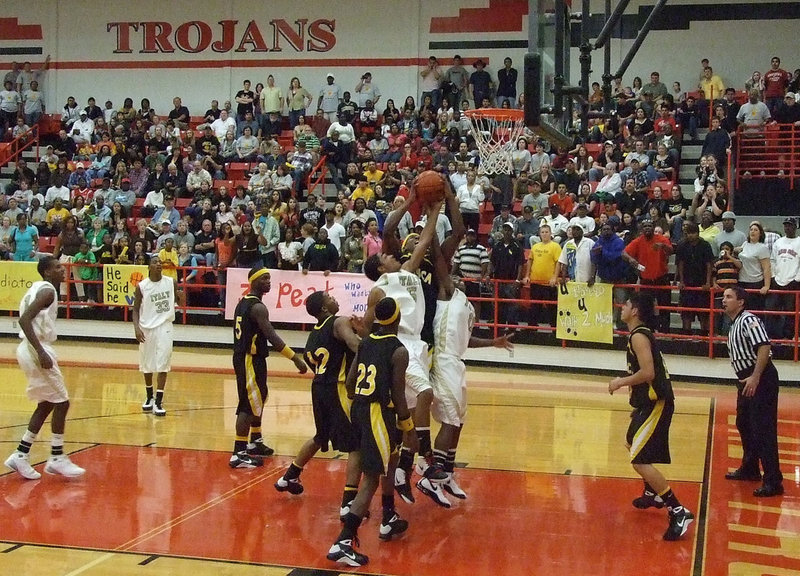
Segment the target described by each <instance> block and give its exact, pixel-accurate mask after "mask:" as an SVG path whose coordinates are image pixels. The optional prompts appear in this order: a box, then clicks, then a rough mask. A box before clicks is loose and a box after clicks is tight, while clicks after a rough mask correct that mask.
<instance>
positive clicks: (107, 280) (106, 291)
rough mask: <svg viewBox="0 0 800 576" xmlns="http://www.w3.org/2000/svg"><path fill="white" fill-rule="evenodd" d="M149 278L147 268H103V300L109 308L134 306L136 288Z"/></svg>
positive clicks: (124, 266)
mask: <svg viewBox="0 0 800 576" xmlns="http://www.w3.org/2000/svg"><path fill="white" fill-rule="evenodd" d="M145 278H147V266H132V265H129V264H106V265H105V266H103V300H104V302H105V303H106V304H107V305H109V306H133V299H134V294H135V292H136V286H138V285H139V282H141V281H142V280H144V279H145Z"/></svg>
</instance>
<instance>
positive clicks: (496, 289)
mask: <svg viewBox="0 0 800 576" xmlns="http://www.w3.org/2000/svg"><path fill="white" fill-rule="evenodd" d="M102 266H103V265H102V264H94V265H87V264H83V263H82V264H72V263H65V267H66V268H67V272H68V274H67V275H66V276H67V277H66V279H65V283H66V284H67V290H66V293H65V294H63V295H62V301H61V305H62V307H63V308H65V314H66V317H67V318H71V317H72V316H73V312H74V311H75V310H77V309H83V308H86V307H94V308H100V307H102V308H105V307H107V306H108V304H106V303H105V302H103V301H102V297H101V295H102V292H101V290H102V284H103V280H102V275H101V274H99V276H101V278H100V279H95V280H80V281H76V280H75V279H74V278H73V274H72V268H75V267H80V268H89V267H92V268H97V269H99V270H100V269H102ZM177 271H178V277H179V278H185V277H186V276H188V275H189V274H190V273H191V272H192V271H197V274H196V277H195V279H194V280H193V281H190V282H186V281H185V280H179V281H178V286H179V288H180V289H181V290H183V291H184V293H185V294H187V295H190V294H191V293H193V292H199V291H201V290H202V289H209V290H210V291H211V292H212V293H213V294H215V295H216V294H219V293H220V291H221V289H222V288H224V286H223V285H221V284H219V283H218V279H216V280H215V281H213V282H211V281H206V279H205V276H206V273H208V272H212V273H214V274H215V276H216V272H217V271H216V270H214V269H213V268H210V267H207V266H197V267H178V268H177ZM309 274H317V273H315V272H310V273H309ZM319 274H321V273H319ZM464 280H465V282H466V283H468V284H473V285H475V284H476V283H479V284H480V285H481V286H482V287H483V289H481V290H480V295H479V296H470V297H469V300H470V301H471V302H473V304H478V305H480V308H482V309H483V310H487V308H489V309H491V312H488V313H487V314H486V315H484V316H482V317H481V318H476V321H475V326H476V327H477V328H480V329H484V330H488V331H489V332H490V333H491V334H492V335H493V336H494V337H496V336H498V335H500V334H503V333H505V332H508V331H514V332H526V333H528V334H538V333H541V334H552V335H553V336H555V332H556V329H557V328H556V324H555V323H552V324H547V323H545V322H542V323H541V324H536V323H531V322H529V318H528V316H527V314H528V313H529V312H530V311H531V310H533V309H534V308H535V307H537V306H538V307H545V306H550V307H553V310H555V307H556V306H557V299H553V300H544V299H536V298H531V297H530V294H529V289H528V286H527V285H526V286H520V287H519V290H517V296H516V297H515V298H504V297H502V296H501V291H503V289H502V288H501V287H503V286H510V285H514V286H516V282H514V281H512V280H489V281H488V282H481V281H480V280H474V279H470V278H465V279H464ZM76 284H84V285H94V286H97V287H98V290H100V292H99V293H98V298H97V301H96V302H94V303H88V302H85V301H78V300H76V299H75V298H73V297H72V295H71V293H72V290H71V287H72V286H75V285H76ZM613 286H614V288H623V289H625V290H627V291H631V292H632V291H639V290H647V291H650V292H651V293H652V292H668V293H669V295H670V304H669V305H663V306H659V308H658V311H659V313H663V312H666V313H668V314H669V315H670V317H672V315H673V314H674V313H677V314H680V313H681V312H689V313H693V314H696V315H698V316H699V317H704V318H706V319H707V320H708V322H707V328H706V329H705V330H703V331H700V330H697V329H695V330H694V331H693V332H692V333H691V334H687V333H684V332H683V331H682V329H681V328H680V327H679V326H669V328H668V329H667V330H666V331H664V330H658V329H657V330H656V334H657V337H658V338H659V340H661V341H673V342H676V343H677V344H681V343H688V342H694V343H695V344H696V346H695V350H698V349H700V348H702V349H703V350H704V351H705V352H704V354H703V355H705V356H707V357H708V358H715V357H717V356H718V355H719V349H718V347H719V345H720V344H725V343H726V342H727V336H726V335H725V333H724V321H723V318H724V312H723V310H722V308H721V306H720V298H721V296H722V290H721V289H717V288H710V289H707V290H706V289H703V288H700V287H684V288H681V289H680V290H679V289H678V288H677V286H674V285H664V286H642V285H640V284H615V285H613ZM687 292H695V293H702V294H703V298H702V302H703V303H704V305H703V306H698V307H686V306H681V305H680V304H675V303H673V302H672V300H673V299H674V298H673V296H675V295H680V294H681V293H687ZM747 292H748V293H750V294H753V295H754V296H757V295H758V291H757V290H748V291H747ZM769 295H772V296H773V297H778V296H782V297H783V298H784V299H785V300H786V302H788V301H789V300H790V301H791V306H785V308H786V309H783V310H777V309H770V310H766V309H759V307H751V308H749V309H750V311H751V312H753V313H754V314H756V315H758V316H760V317H761V318H763V319H764V320H765V323H767V325H768V329H771V327H773V326H774V325H775V324H776V323H784V324H785V325H784V329H785V328H789V330H790V332H791V334H790V335H789V337H780V338H773V339H772V343H773V344H774V345H778V346H782V347H789V348H790V349H791V350H790V356H791V359H792V360H793V361H795V362H797V361H798V360H800V291H786V290H770V291H769ZM556 298H557V297H556ZM191 301H192V298H188V299H187V302H186V304H185V305H180V306H178V312H179V317H178V321H179V322H180V323H183V324H188V323H193V324H198V323H200V324H203V323H208V322H207V318H208V315H209V314H212V315H216V316H218V317H219V318H222V317H223V316H224V312H225V310H224V303H223V305H222V306H220V305H214V306H201V305H193V304H192V302H191ZM786 302H785V303H784V304H786ZM509 306H511V307H513V314H512V315H511V317H507V318H506V321H505V322H503V321H501V317H502V316H503V315H504V314H508V307H509ZM614 306H615V307H618V306H620V304H619V303H615V304H614ZM115 307H118V308H120V309H121V310H122V319H123V320H124V321H128V320H129V319H130V318H129V316H130V311H129V307H128V306H115ZM554 316H555V314H554ZM93 318H96V316H93ZM512 318H513V320H512V321H508V320H509V319H512ZM670 319H671V318H670ZM217 323H219V322H217ZM670 324H671V323H670ZM613 332H614V335H615V336H624V335H626V334H627V331H626V330H625V329H623V328H622V326H621V325H619V326H618V327H615V328H614V330H613ZM543 343H544V344H551V345H552V344H560V345H561V346H563V347H566V346H576V347H577V346H580V343H579V342H568V341H566V340H560V341H559V340H554V339H551V340H549V341H546V342H543ZM715 346H716V347H715ZM682 353H683V350H682Z"/></svg>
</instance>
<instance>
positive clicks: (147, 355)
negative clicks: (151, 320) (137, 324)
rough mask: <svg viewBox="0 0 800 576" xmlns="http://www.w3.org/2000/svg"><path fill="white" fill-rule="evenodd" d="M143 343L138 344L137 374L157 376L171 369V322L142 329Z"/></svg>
mask: <svg viewBox="0 0 800 576" xmlns="http://www.w3.org/2000/svg"><path fill="white" fill-rule="evenodd" d="M142 332H144V342H140V343H139V372H142V373H144V374H158V373H160V372H169V371H170V369H171V368H172V322H164V323H163V324H161V325H160V326H156V327H155V328H142Z"/></svg>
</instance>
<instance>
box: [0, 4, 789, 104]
mask: <svg viewBox="0 0 800 576" xmlns="http://www.w3.org/2000/svg"><path fill="white" fill-rule="evenodd" d="M573 4H574V5H575V6H576V7H577V6H579V4H580V2H578V0H575V1H574V2H573ZM798 4H800V3H797V2H790V1H786V2H764V1H762V2H747V3H745V2H728V3H722V2H718V3H717V2H713V0H707V1H706V2H700V1H699V0H698V1H694V0H680V1H678V0H673V1H671V2H669V3H668V5H667V13H666V16H665V18H662V19H661V21H660V27H661V28H667V29H657V30H654V31H653V32H651V34H650V36H649V38H648V39H647V41H646V43H645V45H644V46H643V47H642V49H641V50H640V52H639V55H638V56H637V57H636V59H635V60H634V62H633V64H632V66H631V68H630V70H629V72H628V74H626V84H629V83H630V79H632V77H633V76H634V75H640V76H642V77H643V78H645V80H646V78H647V76H648V75H649V72H650V71H651V70H653V69H657V70H660V71H661V73H662V79H663V80H664V81H665V82H671V81H672V80H680V81H681V82H682V84H683V85H684V88H691V87H692V86H693V84H694V83H695V81H696V77H697V75H698V74H699V60H700V58H702V57H707V58H709V59H710V60H711V62H712V65H713V66H714V67H715V70H716V71H717V72H718V73H720V74H721V76H722V78H723V80H724V81H725V82H726V84H731V85H734V86H736V87H737V88H741V87H742V86H743V84H744V81H745V79H746V78H747V77H748V76H749V75H750V73H751V72H752V70H754V69H760V70H764V69H765V68H766V67H767V66H768V63H769V58H770V56H772V55H773V54H778V55H781V56H782V57H783V58H784V61H785V64H786V66H787V67H789V68H794V67H797V66H798V65H800V62H798V61H795V62H793V61H792V56H793V55H796V54H798V53H800V50H798V47H799V46H798V37H800V35H798V34H797V30H798V14H797V12H798ZM650 5H652V0H649V1H637V0H634V1H632V2H631V5H630V6H629V8H628V10H627V12H626V17H625V20H624V22H623V25H622V26H620V28H619V29H618V30H617V31H616V36H617V37H616V38H614V39H613V40H612V44H611V45H612V62H613V68H614V69H616V66H617V64H618V62H619V61H620V60H621V58H622V57H623V56H624V53H625V51H626V49H627V47H628V46H630V44H631V43H632V42H633V40H632V38H633V37H634V36H635V32H636V29H638V26H639V25H640V23H641V22H642V21H643V18H644V17H645V16H646V14H647V11H648V9H647V7H648V6H650ZM602 6H603V2H602V1H599V2H595V1H593V2H592V7H593V9H594V10H598V13H599V12H601V11H602ZM527 9H528V0H461V1H459V2H456V1H455V0H441V1H440V2H435V3H434V2H420V1H413V0H392V1H391V2H387V1H385V0H376V1H370V2H361V3H353V2H345V1H342V0H330V1H328V2H310V1H299V0H292V1H290V0H274V1H271V2H252V1H251V0H246V1H245V0H229V1H220V0H209V1H206V2H191V3H184V2H163V1H155V0H139V1H137V2H131V1H130V0H126V1H120V0H107V1H106V2H103V3H98V2H94V1H92V2H89V1H85V0H70V1H67V2H52V1H51V0H3V10H2V15H0V67H2V68H4V69H6V70H7V69H8V68H9V67H10V62H11V61H12V60H19V61H24V60H30V61H32V62H34V64H36V63H39V62H41V61H43V59H44V56H45V55H47V54H51V55H52V59H53V64H52V69H51V71H50V72H48V74H47V75H46V78H45V81H44V86H43V90H44V92H45V96H46V102H47V106H48V110H51V111H57V110H60V109H61V107H62V106H63V104H64V102H65V101H66V98H67V96H69V95H74V96H75V97H76V98H77V99H78V102H79V103H80V104H81V105H84V104H85V101H86V99H87V97H89V96H90V95H93V96H95V97H96V98H97V100H98V104H100V105H101V106H102V103H103V101H105V100H106V99H110V100H112V101H113V102H114V105H115V107H120V106H121V104H122V100H123V99H124V98H125V97H127V96H130V97H131V98H133V99H134V102H135V104H136V105H137V107H138V104H139V101H140V99H141V98H142V97H145V96H147V97H149V98H150V100H151V102H152V104H153V105H154V107H155V108H156V110H157V111H159V112H166V111H168V110H169V109H170V108H171V100H172V97H173V96H175V95H181V96H182V97H183V100H184V103H185V104H186V105H187V106H188V107H189V109H190V110H191V111H192V113H193V114H201V113H202V112H203V111H205V109H206V108H208V104H209V101H210V100H211V99H212V98H217V99H219V100H220V101H223V100H225V99H228V98H232V97H233V95H234V94H235V93H236V91H237V90H238V89H239V88H240V86H241V82H242V80H243V79H245V78H249V79H251V80H252V81H253V84H255V83H256V82H259V81H261V82H265V81H266V76H267V74H268V73H272V74H274V75H275V77H276V81H277V84H278V85H279V86H280V87H282V88H284V89H285V88H286V87H287V86H288V84H289V79H290V78H291V77H292V76H295V75H296V76H298V77H299V78H300V79H301V81H302V82H303V85H304V86H305V87H306V88H308V89H309V91H310V92H311V93H312V94H314V96H315V97H316V95H317V93H318V90H319V88H320V87H321V86H322V84H323V83H324V77H325V75H326V73H328V72H332V73H333V74H334V75H335V76H336V81H337V83H339V84H340V85H341V86H342V87H343V89H347V90H351V91H352V90H353V89H354V87H355V84H356V83H357V81H358V78H359V77H360V76H361V75H362V74H363V73H364V72H365V71H367V70H369V71H371V72H372V74H373V78H374V82H375V83H376V84H377V85H378V86H379V87H380V89H381V91H382V93H383V102H384V103H385V100H386V98H387V97H390V98H394V99H395V101H396V102H397V103H398V105H399V104H400V101H402V99H403V98H404V97H405V96H406V95H407V94H414V95H418V94H419V87H418V81H419V69H418V67H417V66H418V65H420V64H423V63H424V62H425V61H426V60H427V57H428V56H429V55H430V54H435V55H437V56H438V57H440V59H442V60H443V61H444V62H445V64H446V65H449V63H450V59H451V58H452V56H453V54H455V53H460V54H461V55H462V56H463V57H464V58H465V59H467V60H468V61H470V62H471V61H472V60H474V59H475V58H478V57H480V58H484V59H486V60H488V62H489V67H488V69H489V71H490V72H492V74H493V75H495V74H496V70H497V68H498V67H500V66H502V60H503V58H504V57H505V56H511V57H512V58H513V60H514V62H515V64H517V65H520V64H521V61H522V56H523V54H524V53H525V51H526V46H527V37H528V31H527V18H526V17H525V16H526V14H527ZM728 17H730V18H735V19H732V20H729V19H726V18H728ZM595 19H596V20H597V23H596V24H597V25H598V26H599V25H602V18H601V17H600V16H596V17H595ZM573 54H574V58H573V64H572V70H573V81H575V80H576V77H575V74H577V71H578V61H577V57H578V54H577V50H574V51H573ZM593 68H594V70H595V73H594V74H593V79H599V76H600V73H601V72H602V53H601V52H600V51H597V52H595V53H594V66H593ZM520 87H521V82H520ZM380 107H382V105H381V106H380Z"/></svg>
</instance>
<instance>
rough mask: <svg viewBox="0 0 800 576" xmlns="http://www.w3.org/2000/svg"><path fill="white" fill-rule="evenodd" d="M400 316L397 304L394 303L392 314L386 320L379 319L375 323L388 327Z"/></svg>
mask: <svg viewBox="0 0 800 576" xmlns="http://www.w3.org/2000/svg"><path fill="white" fill-rule="evenodd" d="M399 315H400V306H398V305H397V302H395V303H394V313H393V314H392V315H391V316H389V317H388V318H386V319H385V320H381V319H380V318H378V319H376V320H375V321H376V322H377V323H378V324H380V325H381V326H388V325H389V324H393V323H394V321H395V320H397V317H398V316H399Z"/></svg>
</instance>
